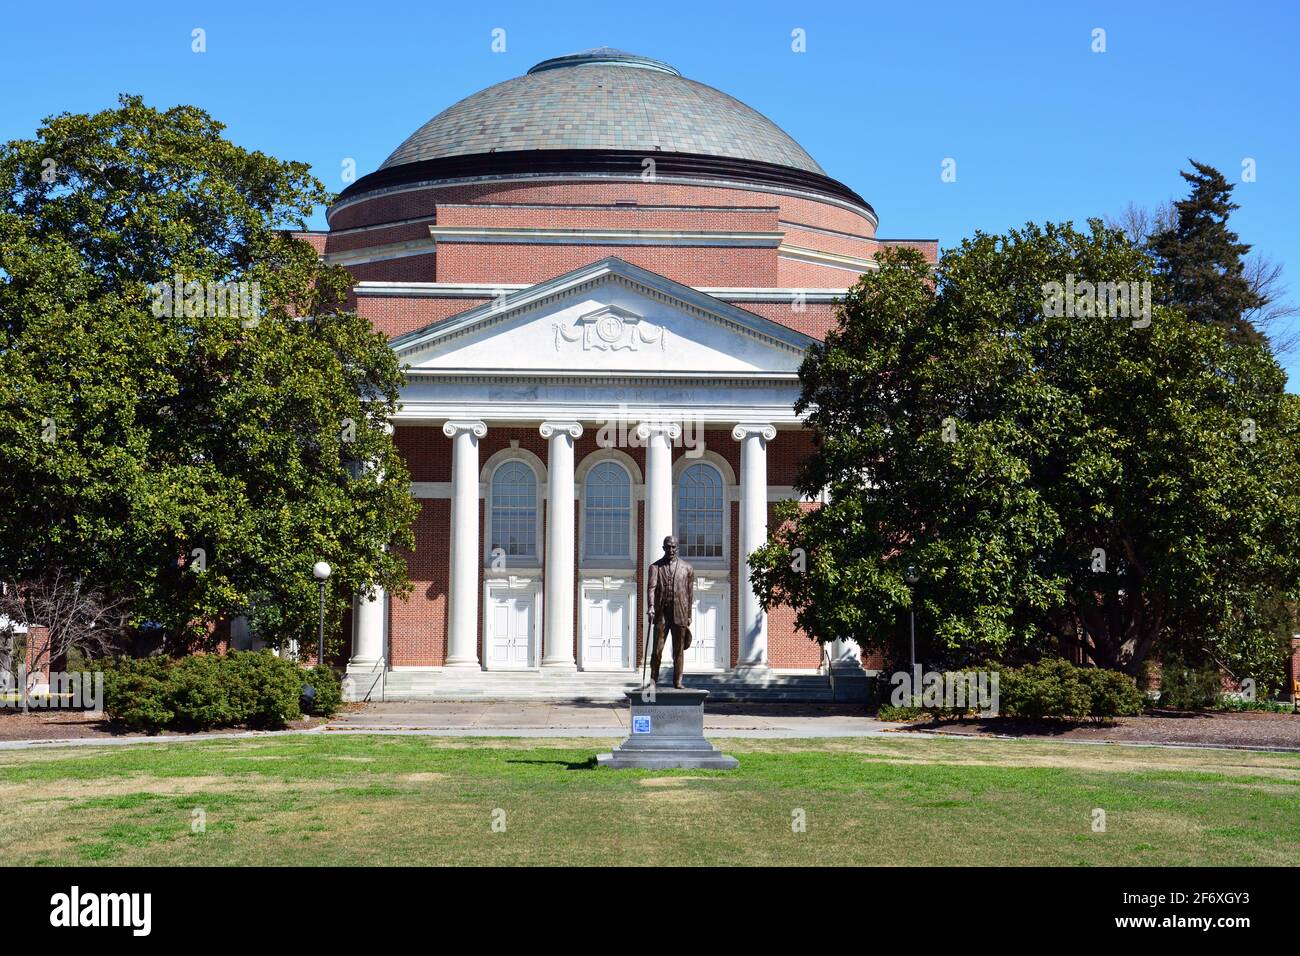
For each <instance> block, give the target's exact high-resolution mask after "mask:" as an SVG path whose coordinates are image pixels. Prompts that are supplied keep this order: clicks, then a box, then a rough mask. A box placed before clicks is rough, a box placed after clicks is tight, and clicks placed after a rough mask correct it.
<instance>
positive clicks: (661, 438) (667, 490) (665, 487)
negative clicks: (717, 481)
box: [636, 422, 682, 662]
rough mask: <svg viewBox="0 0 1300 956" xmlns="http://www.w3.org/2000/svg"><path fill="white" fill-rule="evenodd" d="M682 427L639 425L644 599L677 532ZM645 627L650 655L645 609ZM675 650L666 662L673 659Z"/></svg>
mask: <svg viewBox="0 0 1300 956" xmlns="http://www.w3.org/2000/svg"><path fill="white" fill-rule="evenodd" d="M681 434H682V426H681V425H679V424H677V423H676V422H668V423H657V422H641V423H640V424H639V425H637V426H636V436H637V438H639V439H641V441H643V442H645V443H646V445H645V526H644V527H645V530H644V537H645V541H644V549H643V551H642V558H643V561H642V562H641V574H642V577H641V596H642V598H644V595H645V588H646V581H647V580H648V577H649V574H650V565H652V564H654V563H655V562H656V561H658V560H659V559H660V558H661V557H662V556H663V553H664V538H666V537H668V536H669V535H670V534H672V533H673V446H672V442H673V441H674V440H675V439H677V438H680V437H681ZM640 613H641V628H642V633H643V635H644V639H643V643H642V647H643V648H644V653H645V654H646V656H647V657H648V656H649V654H650V641H651V634H650V622H649V620H648V619H647V618H646V617H645V609H644V608H643V609H642V610H641V612H640ZM671 657H672V652H671V648H669V649H667V650H666V651H665V654H664V661H665V662H666V661H668V660H671Z"/></svg>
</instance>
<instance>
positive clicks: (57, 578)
mask: <svg viewBox="0 0 1300 956" xmlns="http://www.w3.org/2000/svg"><path fill="white" fill-rule="evenodd" d="M125 603H126V602H125V601H124V600H123V599H121V598H117V599H113V598H108V597H106V596H105V595H104V594H103V592H101V591H98V590H96V589H95V588H93V587H90V586H88V585H87V584H86V583H85V582H83V581H82V580H81V579H79V578H74V577H73V576H71V575H69V574H68V573H67V572H65V571H64V570H63V569H62V568H54V569H53V570H51V571H50V573H49V574H47V575H46V576H45V577H43V578H41V579H40V580H38V581H25V582H19V581H3V582H0V676H3V677H8V676H9V675H11V674H13V673H14V667H13V660H12V652H13V647H14V637H15V634H16V633H17V630H18V628H19V627H22V628H25V630H26V633H27V641H28V647H27V649H26V655H25V662H26V667H27V668H28V671H29V672H30V673H32V674H36V673H38V672H42V671H45V670H46V669H48V668H51V667H53V666H55V665H57V664H58V663H59V662H60V661H63V660H66V659H67V656H68V654H69V653H71V652H72V651H80V652H81V653H82V655H84V656H85V657H88V658H95V657H101V656H104V655H105V654H106V653H108V652H109V651H111V650H113V649H114V648H115V646H116V644H117V641H118V639H119V638H120V637H121V636H122V632H123V629H124V626H125V623H126V618H127V614H126V609H125ZM36 628H41V629H43V636H42V637H41V638H40V639H39V640H34V639H33V633H34V631H35V629H36Z"/></svg>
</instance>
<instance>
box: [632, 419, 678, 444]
mask: <svg viewBox="0 0 1300 956" xmlns="http://www.w3.org/2000/svg"><path fill="white" fill-rule="evenodd" d="M651 435H664V436H665V437H666V438H668V440H669V441H676V440H677V439H679V438H681V437H682V426H681V423H679V422H637V426H636V437H637V438H639V439H641V440H642V441H647V440H649V438H650V436H651Z"/></svg>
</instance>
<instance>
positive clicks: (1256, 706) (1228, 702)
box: [1217, 694, 1295, 714]
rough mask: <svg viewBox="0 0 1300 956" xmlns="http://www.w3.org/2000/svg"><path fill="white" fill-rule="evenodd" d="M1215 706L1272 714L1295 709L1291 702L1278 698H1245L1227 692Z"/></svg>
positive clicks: (1222, 708) (1284, 712) (1286, 712)
mask: <svg viewBox="0 0 1300 956" xmlns="http://www.w3.org/2000/svg"><path fill="white" fill-rule="evenodd" d="M1217 707H1218V709H1219V710H1231V711H1246V710H1263V711H1268V712H1270V713H1274V714H1289V713H1291V712H1292V711H1293V710H1294V709H1295V706H1294V705H1293V704H1288V703H1284V702H1283V701H1280V700H1264V699H1263V698H1262V697H1257V698H1256V699H1254V700H1246V699H1244V698H1242V697H1229V696H1228V695H1227V694H1224V695H1223V696H1222V697H1220V698H1219V702H1218V704H1217Z"/></svg>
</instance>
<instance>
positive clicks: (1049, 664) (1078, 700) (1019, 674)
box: [998, 659, 1092, 720]
mask: <svg viewBox="0 0 1300 956" xmlns="http://www.w3.org/2000/svg"><path fill="white" fill-rule="evenodd" d="M1080 670H1081V668H1078V667H1075V666H1074V665H1073V664H1071V663H1070V662H1069V661H1065V660H1060V659H1051V660H1045V661H1040V662H1039V663H1037V664H1028V665H1026V666H1025V667H1012V668H1008V669H1006V670H1003V671H1002V676H1001V680H1000V684H999V688H998V689H999V696H1000V698H1001V700H1000V702H999V709H1000V711H1001V712H1002V713H1003V714H1006V715H1007V716H1009V717H1031V718H1036V717H1066V718H1071V719H1074V720H1081V719H1083V718H1084V717H1088V716H1090V715H1091V711H1092V688H1091V685H1090V684H1088V683H1085V681H1084V680H1083V679H1082V678H1080V676H1079V671H1080Z"/></svg>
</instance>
